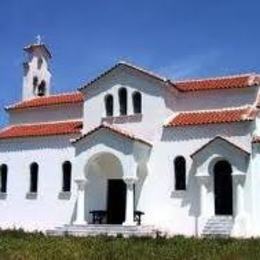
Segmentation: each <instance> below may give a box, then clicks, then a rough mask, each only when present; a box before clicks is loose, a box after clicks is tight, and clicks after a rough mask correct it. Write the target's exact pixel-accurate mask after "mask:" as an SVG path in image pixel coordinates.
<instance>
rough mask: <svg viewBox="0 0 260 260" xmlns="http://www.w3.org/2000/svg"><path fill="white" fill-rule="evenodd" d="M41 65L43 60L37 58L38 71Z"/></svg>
mask: <svg viewBox="0 0 260 260" xmlns="http://www.w3.org/2000/svg"><path fill="white" fill-rule="evenodd" d="M42 64H43V59H42V58H41V57H39V58H38V59H37V68H38V70H40V69H41V67H42Z"/></svg>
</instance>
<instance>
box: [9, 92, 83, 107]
mask: <svg viewBox="0 0 260 260" xmlns="http://www.w3.org/2000/svg"><path fill="white" fill-rule="evenodd" d="M81 102H83V95H82V94H81V93H80V92H72V93H65V94H59V95H51V96H46V97H37V98H33V99H30V100H26V101H22V102H18V103H16V104H13V105H11V106H8V107H6V110H17V109H26V108H34V107H44V106H51V105H62V104H69V103H81Z"/></svg>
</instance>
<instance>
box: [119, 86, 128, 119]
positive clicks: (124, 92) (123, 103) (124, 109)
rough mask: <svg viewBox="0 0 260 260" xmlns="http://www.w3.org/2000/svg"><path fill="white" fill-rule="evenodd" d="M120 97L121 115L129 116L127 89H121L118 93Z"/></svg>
mask: <svg viewBox="0 0 260 260" xmlns="http://www.w3.org/2000/svg"><path fill="white" fill-rule="evenodd" d="M118 95H119V106H120V111H119V112H120V115H126V114H127V90H126V88H120V89H119V91H118Z"/></svg>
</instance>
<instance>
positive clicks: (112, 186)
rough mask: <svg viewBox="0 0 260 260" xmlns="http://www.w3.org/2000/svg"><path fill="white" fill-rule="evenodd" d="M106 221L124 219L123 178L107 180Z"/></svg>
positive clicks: (117, 221)
mask: <svg viewBox="0 0 260 260" xmlns="http://www.w3.org/2000/svg"><path fill="white" fill-rule="evenodd" d="M107 195H108V201H107V223H108V224H122V223H123V222H124V221H125V207H126V184H125V182H124V181H123V180H108V194H107Z"/></svg>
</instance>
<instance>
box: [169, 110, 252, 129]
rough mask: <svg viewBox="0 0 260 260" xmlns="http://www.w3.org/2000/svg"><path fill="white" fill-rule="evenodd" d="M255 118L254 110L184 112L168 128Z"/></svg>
mask: <svg viewBox="0 0 260 260" xmlns="http://www.w3.org/2000/svg"><path fill="white" fill-rule="evenodd" d="M254 118H255V110H252V108H249V107H248V108H239V109H226V110H214V111H212V110H211V111H195V112H183V113H179V114H178V115H177V116H175V117H174V118H173V119H172V120H170V122H169V123H168V124H167V125H166V126H188V125H204V124H221V123H231V122H241V121H251V120H253V119H254Z"/></svg>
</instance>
